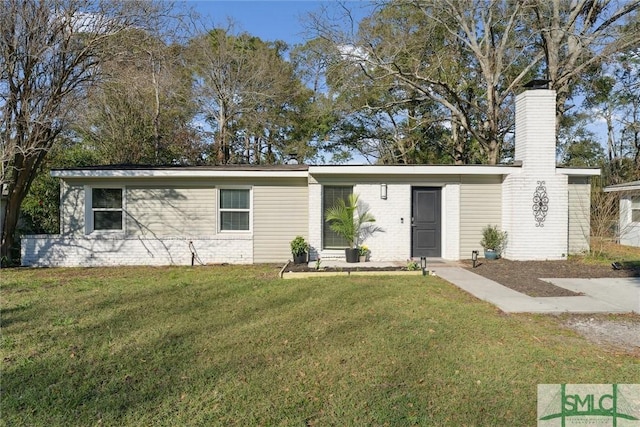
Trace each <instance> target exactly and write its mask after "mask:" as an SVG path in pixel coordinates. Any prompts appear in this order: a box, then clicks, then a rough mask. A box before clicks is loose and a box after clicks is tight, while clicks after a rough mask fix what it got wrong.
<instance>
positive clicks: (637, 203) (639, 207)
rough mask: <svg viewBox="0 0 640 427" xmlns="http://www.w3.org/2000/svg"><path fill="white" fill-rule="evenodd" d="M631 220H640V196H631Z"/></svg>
mask: <svg viewBox="0 0 640 427" xmlns="http://www.w3.org/2000/svg"><path fill="white" fill-rule="evenodd" d="M631 221H633V222H640V196H636V197H632V198H631Z"/></svg>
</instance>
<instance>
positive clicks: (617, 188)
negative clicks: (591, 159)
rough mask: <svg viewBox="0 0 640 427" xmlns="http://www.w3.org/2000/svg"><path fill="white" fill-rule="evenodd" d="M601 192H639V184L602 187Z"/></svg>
mask: <svg viewBox="0 0 640 427" xmlns="http://www.w3.org/2000/svg"><path fill="white" fill-rule="evenodd" d="M603 191H604V192H605V193H615V192H621V191H640V184H635V185H621V184H617V185H610V186H608V187H604V189H603Z"/></svg>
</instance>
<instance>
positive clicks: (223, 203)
mask: <svg viewBox="0 0 640 427" xmlns="http://www.w3.org/2000/svg"><path fill="white" fill-rule="evenodd" d="M220 209H249V190H220Z"/></svg>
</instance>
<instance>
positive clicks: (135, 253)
mask: <svg viewBox="0 0 640 427" xmlns="http://www.w3.org/2000/svg"><path fill="white" fill-rule="evenodd" d="M555 99H556V98H555V92H554V91H552V90H548V89H536V90H533V89H532V90H528V91H525V92H523V93H522V94H520V95H519V96H518V97H517V99H516V147H515V162H514V163H513V164H510V165H496V166H489V165H457V166H447V165H433V166H431V165H399V166H382V165H380V166H376V165H341V166H307V165H278V166H241V165H239V166H217V167H153V168H135V167H131V168H110V167H94V168H74V169H60V170H55V171H53V172H52V174H53V176H56V177H59V178H60V181H61V199H60V206H61V214H60V215H61V220H60V224H61V225H60V227H61V229H60V234H58V235H30V236H23V238H22V245H21V246H22V263H23V264H24V265H31V266H99V265H140V264H144V265H167V264H184V265H188V264H190V263H191V262H192V260H193V259H195V260H196V261H197V262H202V263H262V262H278V263H283V262H284V261H286V260H288V259H290V258H291V253H290V247H289V242H290V241H291V240H292V239H293V238H294V237H295V236H296V235H302V236H304V237H305V238H306V239H307V240H308V242H309V243H310V245H311V248H312V250H311V254H310V258H311V259H312V260H313V259H316V258H317V257H321V258H322V259H331V258H335V259H342V258H343V257H344V250H343V249H344V246H343V245H344V243H343V242H341V241H340V239H336V236H335V235H334V234H333V232H332V231H331V230H330V229H329V227H328V226H327V224H326V222H325V221H324V212H325V210H326V209H327V208H328V207H330V206H332V205H333V204H334V202H335V201H336V200H337V199H338V198H342V197H345V196H346V195H348V194H349V193H357V194H358V195H359V196H360V200H361V201H362V202H363V203H365V204H367V205H368V207H369V208H370V211H371V213H372V214H373V215H374V216H375V217H376V225H377V226H378V227H379V228H380V229H381V231H380V232H378V233H375V234H374V235H372V236H371V237H370V238H368V239H367V240H366V242H365V244H366V245H367V246H368V247H369V249H370V258H371V259H372V260H384V261H389V260H399V261H406V260H407V259H409V258H412V257H422V256H425V257H430V258H442V259H446V260H459V259H468V258H470V257H471V252H472V251H473V250H480V249H481V247H480V240H481V237H482V235H481V234H482V229H483V228H484V227H485V226H487V225H497V226H499V227H500V228H501V229H502V230H504V231H507V233H508V236H509V237H508V243H507V245H506V248H505V249H504V251H503V256H504V257H505V258H508V259H514V260H538V259H564V258H566V257H567V255H568V254H571V253H578V252H582V251H586V250H588V249H589V234H590V233H589V231H590V229H589V218H590V179H589V178H590V177H591V176H593V175H599V173H600V171H599V169H593V168H563V167H557V166H556V147H555V141H556V137H555ZM480 253H481V254H482V251H481V250H480Z"/></svg>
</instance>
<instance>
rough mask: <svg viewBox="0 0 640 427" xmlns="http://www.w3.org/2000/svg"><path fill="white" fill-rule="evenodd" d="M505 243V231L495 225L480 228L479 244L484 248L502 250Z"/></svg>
mask: <svg viewBox="0 0 640 427" xmlns="http://www.w3.org/2000/svg"><path fill="white" fill-rule="evenodd" d="M506 243H507V232H506V231H500V230H498V226H497V225H487V226H486V227H485V228H483V229H482V240H480V245H481V246H482V247H483V248H485V249H490V250H494V251H496V252H500V251H502V249H503V248H504V246H505V244H506Z"/></svg>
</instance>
